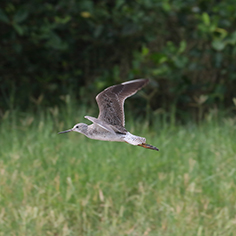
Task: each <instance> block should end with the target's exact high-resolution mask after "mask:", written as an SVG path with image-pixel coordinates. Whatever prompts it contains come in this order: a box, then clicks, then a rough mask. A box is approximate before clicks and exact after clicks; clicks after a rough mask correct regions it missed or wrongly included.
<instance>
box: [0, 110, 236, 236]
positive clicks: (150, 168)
mask: <svg viewBox="0 0 236 236" xmlns="http://www.w3.org/2000/svg"><path fill="white" fill-rule="evenodd" d="M81 114H85V113H84V112H81ZM90 115H91V113H90ZM63 120H65V119H64V118H63V115H62V117H61V118H60V119H59V118H58V111H57V110H56V109H55V110H51V113H47V114H41V115H38V116H37V119H36V118H35V117H34V116H33V115H26V114H15V115H14V114H13V115H11V114H10V115H8V117H7V114H6V115H5V118H4V119H3V120H2V121H1V126H0V235H1V236H5V235H19V236H21V235H26V236H31V235H32V236H42V235H52V236H60V235H63V236H66V235H68V236H77V235H78V236H85V235H86V236H100V235H102V236H103V235H104V236H111V235H112V236H122V235H131V236H136V235H137V236H141V235H144V236H147V235H148V236H159V235H160V236H183V235H184V236H191V235H192V236H203V235H205V236H209V235H212V236H218V235H219V236H222V235H223V236H230V235H232V236H233V235H236V135H235V125H236V121H235V120H233V119H222V120H221V121H218V122H213V120H209V121H206V122H204V123H202V124H200V125H198V126H196V125H191V124H190V125H186V126H169V125H168V124H167V123H161V122H156V123H157V124H155V125H154V127H153V128H152V129H149V128H148V125H147V123H142V122H141V121H140V122H139V121H136V123H135V122H132V121H130V119H129V120H127V129H129V130H130V131H131V132H133V133H134V134H137V135H142V136H145V137H146V138H147V143H150V144H152V145H155V146H157V147H158V148H159V149H160V151H159V152H156V151H152V150H148V149H144V148H141V147H136V146H131V145H128V144H126V143H112V142H102V141H96V140H90V139H88V138H86V137H84V136H82V135H80V134H77V133H69V134H64V135H58V134H57V132H58V131H61V130H63V129H68V128H71V127H72V126H73V125H74V124H75V123H76V121H82V122H83V121H85V120H83V119H82V118H81V117H77V118H76V114H75V115H74V116H73V117H72V118H70V119H68V117H67V118H66V121H64V122H62V121H63ZM85 122H87V121H85Z"/></svg>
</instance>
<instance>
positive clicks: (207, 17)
mask: <svg viewBox="0 0 236 236" xmlns="http://www.w3.org/2000/svg"><path fill="white" fill-rule="evenodd" d="M202 20H203V22H204V24H205V25H210V17H209V15H208V14H207V13H206V12H204V13H203V14H202Z"/></svg>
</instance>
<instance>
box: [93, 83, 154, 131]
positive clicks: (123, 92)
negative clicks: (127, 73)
mask: <svg viewBox="0 0 236 236" xmlns="http://www.w3.org/2000/svg"><path fill="white" fill-rule="evenodd" d="M148 82H149V80H148V79H137V80H131V81H128V82H125V83H122V84H118V85H113V86H111V87H108V88H107V89H105V90H104V91H102V92H101V93H99V94H98V95H97V97H96V101H97V104H98V107H99V115H98V119H100V120H103V121H105V122H107V123H108V124H110V125H117V126H123V127H124V125H125V115H124V101H125V99H126V98H128V97H130V96H132V95H133V94H135V93H136V92H137V91H138V90H140V89H141V88H142V87H143V86H145V85H146V84H147V83H148Z"/></svg>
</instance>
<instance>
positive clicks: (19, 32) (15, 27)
mask: <svg viewBox="0 0 236 236" xmlns="http://www.w3.org/2000/svg"><path fill="white" fill-rule="evenodd" d="M12 26H13V28H14V29H15V31H16V32H17V33H18V34H19V35H20V36H22V35H23V34H24V30H23V28H22V27H21V26H20V25H18V24H15V23H13V24H12Z"/></svg>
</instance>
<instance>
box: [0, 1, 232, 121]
mask: <svg viewBox="0 0 236 236" xmlns="http://www.w3.org/2000/svg"><path fill="white" fill-rule="evenodd" d="M0 25H1V31H0V34H1V37H0V46H1V53H0V55H1V57H0V75H1V76H0V83H1V94H0V98H1V99H0V109H1V110H2V111H4V110H6V109H9V107H10V108H15V107H19V108H21V109H27V108H29V107H30V106H32V105H33V104H34V103H32V102H31V101H35V99H36V98H38V97H39V96H40V95H42V94H43V95H44V99H43V102H42V104H43V106H53V105H55V104H58V103H60V101H61V100H60V99H59V96H60V95H62V94H68V93H71V92H72V93H74V94H76V96H77V99H81V100H82V102H84V103H88V102H90V101H93V102H94V96H95V95H96V93H97V92H98V91H100V90H102V89H103V88H104V87H106V86H109V85H111V84H114V83H119V82H121V81H125V80H129V79H133V78H139V77H148V78H150V79H151V80H152V83H151V85H150V87H149V88H147V90H146V91H148V93H147V95H146V96H145V98H146V99H147V103H148V105H149V106H150V107H151V108H152V110H156V109H158V108H162V109H164V110H165V111H166V112H168V111H172V112H173V109H174V110H175V111H176V115H177V116H178V117H180V118H183V117H188V116H189V115H188V114H195V113H196V112H197V113H198V114H199V110H202V111H201V112H200V113H201V114H200V115H199V118H201V116H202V113H203V112H204V109H205V110H207V109H208V108H211V107H214V106H215V107H220V108H230V107H232V106H233V103H232V98H233V97H235V96H236V95H235V88H236V66H235V55H236V46H235V44H236V29H235V25H236V4H235V1H234V0H228V1H213V0H210V1H208V0H201V1H200V0H195V1H194V0H188V1H179V0H175V1H167V0H162V1H161V0H152V1H151V0H136V1H125V0H117V1H108V0H93V1H92V0H77V1H66V0H59V1H42V0H34V1H22V0H12V1H1V3H0ZM85 92H86V93H88V94H90V96H89V97H88V98H86V99H82V98H83V94H84V93H85ZM41 98H42V96H41ZM36 102H37V101H36Z"/></svg>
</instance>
